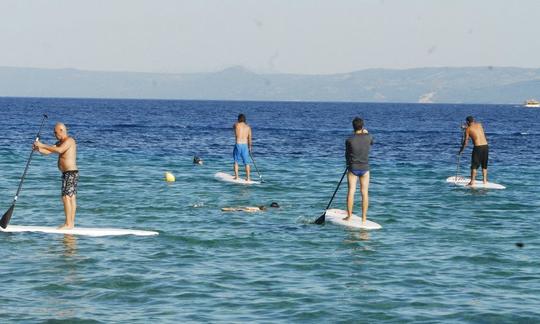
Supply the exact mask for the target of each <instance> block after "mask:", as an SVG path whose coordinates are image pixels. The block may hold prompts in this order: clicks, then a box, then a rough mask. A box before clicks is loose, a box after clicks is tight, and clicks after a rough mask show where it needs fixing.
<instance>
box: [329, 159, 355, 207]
mask: <svg viewBox="0 0 540 324" xmlns="http://www.w3.org/2000/svg"><path fill="white" fill-rule="evenodd" d="M348 169H349V168H348V167H347V168H345V171H343V174H342V175H341V179H339V183H338V185H337V187H336V190H334V194H333V195H332V198H330V201H329V202H328V205H327V206H326V209H328V208H330V205H332V201H334V197H335V196H336V193H337V192H338V190H339V187H340V186H341V183H342V182H343V178H345V175H346V174H347V170H348ZM325 213H326V211H325Z"/></svg>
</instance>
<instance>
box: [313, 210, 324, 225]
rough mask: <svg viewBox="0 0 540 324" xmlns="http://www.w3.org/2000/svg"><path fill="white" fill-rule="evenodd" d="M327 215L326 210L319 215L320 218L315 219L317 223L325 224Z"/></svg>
mask: <svg viewBox="0 0 540 324" xmlns="http://www.w3.org/2000/svg"><path fill="white" fill-rule="evenodd" d="M325 216H326V212H324V214H322V215H321V216H319V218H317V219H316V220H315V224H317V225H322V224H324V218H325Z"/></svg>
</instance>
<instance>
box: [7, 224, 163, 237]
mask: <svg viewBox="0 0 540 324" xmlns="http://www.w3.org/2000/svg"><path fill="white" fill-rule="evenodd" d="M0 231H2V232H6V233H18V232H40V233H50V234H72V235H86V236H113V235H137V236H152V235H158V234H159V233H158V232H154V231H140V230H130V229H122V228H90V227H75V228H72V229H58V228H56V227H47V226H18V225H9V226H8V227H6V228H1V227H0Z"/></svg>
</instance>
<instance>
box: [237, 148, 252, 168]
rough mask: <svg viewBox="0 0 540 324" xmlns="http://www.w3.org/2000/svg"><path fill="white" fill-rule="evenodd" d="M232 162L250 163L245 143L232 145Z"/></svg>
mask: <svg viewBox="0 0 540 324" xmlns="http://www.w3.org/2000/svg"><path fill="white" fill-rule="evenodd" d="M233 158H234V162H236V163H238V164H243V165H246V164H250V163H251V159H250V158H249V148H248V145H247V144H236V145H234V150H233Z"/></svg>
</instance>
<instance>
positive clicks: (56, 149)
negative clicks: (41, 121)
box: [34, 138, 73, 154]
mask: <svg viewBox="0 0 540 324" xmlns="http://www.w3.org/2000/svg"><path fill="white" fill-rule="evenodd" d="M72 144H73V139H71V138H69V139H67V140H65V141H64V143H61V144H60V145H54V146H51V145H47V144H43V143H41V142H40V141H39V140H38V141H36V142H35V143H34V145H35V147H37V148H38V150H39V152H42V151H47V152H49V153H48V154H51V153H57V154H62V153H64V152H65V151H67V150H68V149H69V148H70V147H71V145H72ZM43 154H47V153H43Z"/></svg>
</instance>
